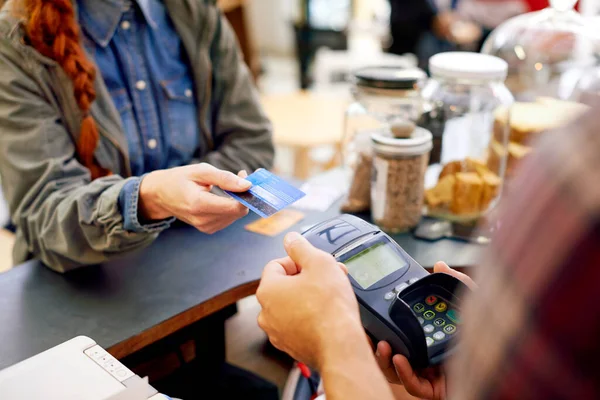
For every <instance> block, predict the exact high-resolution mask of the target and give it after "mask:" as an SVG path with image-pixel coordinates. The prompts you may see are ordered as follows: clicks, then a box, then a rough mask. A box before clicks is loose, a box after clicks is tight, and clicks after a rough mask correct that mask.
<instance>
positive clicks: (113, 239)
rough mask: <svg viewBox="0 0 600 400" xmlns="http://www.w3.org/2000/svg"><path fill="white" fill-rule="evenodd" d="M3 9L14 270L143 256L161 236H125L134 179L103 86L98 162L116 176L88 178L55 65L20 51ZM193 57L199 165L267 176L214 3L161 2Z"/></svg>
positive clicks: (264, 124)
mask: <svg viewBox="0 0 600 400" xmlns="http://www.w3.org/2000/svg"><path fill="white" fill-rule="evenodd" d="M12 2H13V0H9V1H8V2H7V4H5V6H4V7H3V8H2V11H0V174H1V177H2V179H1V181H2V186H3V189H4V193H5V196H6V199H7V201H8V203H9V207H10V212H11V218H12V221H13V223H14V224H15V225H16V227H17V240H16V245H15V248H14V252H13V259H14V262H15V263H21V262H23V261H25V260H28V259H31V258H38V259H40V260H42V261H43V262H44V263H45V264H46V265H48V266H49V267H51V268H52V269H54V270H56V271H59V272H64V271H67V270H70V269H73V268H76V267H78V266H80V265H85V264H97V263H101V262H104V261H106V260H108V259H110V258H111V257H114V256H116V255H119V254H123V253H126V252H129V251H133V250H136V249H139V248H142V247H143V246H145V245H148V244H149V243H151V242H152V241H153V240H154V239H155V238H156V236H157V235H158V232H153V231H149V232H143V233H134V232H128V231H125V230H124V229H123V217H122V215H121V212H120V210H119V205H118V196H119V192H120V191H121V188H122V187H123V185H124V184H125V182H126V181H127V179H131V172H130V167H129V157H128V149H127V140H126V137H125V134H124V132H123V127H122V126H121V119H120V116H119V113H118V112H117V110H116V109H115V106H114V105H113V102H112V99H111V97H110V95H109V93H108V91H107V88H106V85H105V84H104V82H103V80H102V78H101V77H100V76H99V77H98V79H96V91H97V99H96V101H95V102H94V104H93V106H92V110H91V114H92V116H93V117H94V119H95V120H96V122H97V125H98V128H99V132H100V143H99V145H98V148H97V150H96V153H95V156H96V159H97V160H98V162H99V163H100V164H101V165H102V166H104V167H106V168H108V169H110V170H111V171H113V173H114V175H112V176H108V177H104V178H100V179H96V180H94V181H93V182H92V181H91V179H90V173H89V170H88V169H87V168H85V167H83V166H82V165H81V164H80V163H79V162H78V161H77V159H76V157H75V146H74V144H75V143H76V141H77V138H78V135H79V128H80V124H81V118H82V114H81V112H80V111H79V108H78V107H77V103H76V102H75V97H74V95H73V90H72V85H71V82H70V80H69V78H68V77H67V76H66V75H65V73H64V72H63V71H62V69H61V68H60V66H59V65H57V63H55V62H54V61H52V60H50V59H48V58H45V57H44V56H42V55H41V54H39V53H38V52H36V51H35V50H34V49H33V48H32V47H30V46H26V45H25V44H24V43H25V41H24V30H23V22H22V21H21V20H19V19H18V18H17V17H16V16H15V15H17V14H16V13H15V12H14V11H12ZM164 3H165V5H166V6H167V10H168V12H169V14H170V16H171V19H172V20H173V23H174V25H175V28H176V29H177V32H178V33H179V35H180V37H181V40H182V42H183V45H184V47H185V49H186V51H187V54H188V56H189V60H190V64H191V66H192V70H193V77H194V84H195V89H196V90H195V92H196V94H197V103H198V104H199V105H200V107H199V108H198V119H199V122H200V127H201V129H200V130H201V133H200V134H201V135H204V140H205V141H207V142H208V143H209V145H210V148H211V149H213V151H211V152H209V153H208V154H205V155H204V156H203V157H202V158H200V159H198V160H197V161H198V162H208V163H210V164H212V165H215V166H216V167H218V168H223V169H227V170H231V171H239V170H241V169H245V170H248V171H252V170H254V169H256V168H259V167H266V168H269V167H270V166H271V164H272V162H273V145H272V141H271V126H270V123H269V121H268V119H267V118H266V116H265V114H264V112H263V111H262V109H261V106H260V103H259V99H258V96H257V92H256V90H255V87H254V85H253V83H252V81H251V78H250V75H249V72H248V69H247V68H246V66H245V65H244V63H243V61H242V58H241V55H240V51H239V47H238V45H237V42H236V38H235V35H234V33H233V30H232V29H231V27H230V26H229V24H228V23H227V21H226V20H225V18H224V17H223V16H222V14H221V13H220V11H219V10H218V9H217V7H216V6H215V5H214V4H212V3H213V2H211V1H203V0H164Z"/></svg>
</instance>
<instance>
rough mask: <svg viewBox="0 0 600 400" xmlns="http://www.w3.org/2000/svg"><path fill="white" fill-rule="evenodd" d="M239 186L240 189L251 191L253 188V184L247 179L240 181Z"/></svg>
mask: <svg viewBox="0 0 600 400" xmlns="http://www.w3.org/2000/svg"><path fill="white" fill-rule="evenodd" d="M237 184H238V187H239V188H240V189H249V188H250V187H251V186H252V183H251V182H250V181H248V180H246V179H238V183H237Z"/></svg>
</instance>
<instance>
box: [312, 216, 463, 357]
mask: <svg viewBox="0 0 600 400" xmlns="http://www.w3.org/2000/svg"><path fill="white" fill-rule="evenodd" d="M303 235H304V236H305V237H306V238H307V239H308V241H309V242H311V243H312V244H313V245H314V246H315V247H317V248H320V249H322V250H324V251H327V252H329V253H331V254H332V255H333V256H334V257H335V258H336V259H337V260H338V261H340V262H342V263H344V264H345V265H346V266H347V267H348V272H349V275H350V276H349V277H350V281H351V283H352V286H353V289H354V292H355V294H356V297H357V299H358V303H359V305H360V316H361V320H362V323H363V326H364V328H365V330H366V331H367V332H368V333H369V334H370V335H371V336H372V337H373V339H375V340H376V341H380V340H386V341H387V342H388V343H390V345H391V346H392V350H393V352H394V354H403V355H405V356H406V357H407V358H408V359H409V361H410V363H411V364H412V365H413V367H414V368H425V367H427V366H430V365H435V364H439V363H440V362H441V361H442V360H443V359H444V358H445V357H446V355H448V354H449V353H450V352H451V351H452V350H453V348H454V346H453V345H454V342H453V341H451V339H452V337H454V336H455V335H456V332H457V330H458V329H459V326H460V316H459V311H458V309H457V302H458V299H457V297H456V294H455V293H457V292H458V293H459V295H460V293H462V292H463V290H466V286H465V285H464V284H463V283H462V282H460V281H459V280H458V279H456V278H454V277H452V276H450V275H447V274H429V273H428V272H427V271H426V270H425V269H424V268H423V267H421V266H420V265H419V264H418V263H417V262H416V261H415V260H413V259H412V258H411V257H410V256H409V255H408V254H407V253H406V252H405V251H404V250H403V249H402V248H401V247H400V246H398V244H396V242H395V241H394V240H393V239H391V238H390V237H389V236H388V235H386V234H385V233H383V232H382V231H381V230H380V229H379V228H377V227H376V226H373V225H371V224H369V223H368V222H365V221H363V220H362V219H360V218H358V217H354V216H352V215H341V216H339V217H335V218H333V219H330V220H328V221H325V222H322V223H320V224H318V225H316V226H314V227H312V228H311V229H309V230H308V231H306V232H304V234H303Z"/></svg>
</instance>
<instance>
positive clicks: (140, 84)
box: [135, 81, 146, 91]
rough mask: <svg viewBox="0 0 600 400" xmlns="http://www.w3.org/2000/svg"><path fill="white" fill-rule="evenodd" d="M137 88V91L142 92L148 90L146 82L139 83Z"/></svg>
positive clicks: (136, 85)
mask: <svg viewBox="0 0 600 400" xmlns="http://www.w3.org/2000/svg"><path fill="white" fill-rule="evenodd" d="M135 88H136V89H137V90H140V91H142V90H144V89H146V82H144V81H137V82H136V83H135Z"/></svg>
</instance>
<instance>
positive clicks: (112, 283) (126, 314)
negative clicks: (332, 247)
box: [0, 207, 479, 369]
mask: <svg viewBox="0 0 600 400" xmlns="http://www.w3.org/2000/svg"><path fill="white" fill-rule="evenodd" d="M336 214H338V211H337V207H332V209H330V210H329V211H327V212H324V213H322V212H306V217H305V219H304V220H302V221H300V222H299V223H298V224H297V225H296V226H294V227H292V229H291V230H296V231H300V230H303V229H306V228H308V227H310V226H311V225H313V224H315V223H317V222H320V221H322V220H324V219H326V218H328V217H331V216H334V215H336ZM255 219H257V217H256V216H254V215H249V216H248V217H246V218H245V219H243V220H241V221H238V222H237V223H235V224H234V225H232V226H230V227H229V228H227V229H225V230H223V231H221V232H219V233H217V234H214V235H212V236H208V235H204V234H202V233H200V232H198V231H196V230H194V229H193V228H191V227H187V226H179V227H173V228H171V229H170V230H168V231H167V232H164V233H163V234H162V235H161V236H160V237H159V238H158V239H157V240H156V241H155V242H154V243H153V244H152V245H151V246H150V247H148V248H146V249H144V250H141V251H138V252H136V253H133V254H130V255H128V256H125V257H123V258H121V259H119V260H116V261H111V262H108V263H106V264H103V265H100V266H92V267H85V268H82V269H79V270H75V271H73V272H71V273H68V274H66V275H60V274H57V273H54V272H53V271H51V270H49V269H48V268H46V267H44V266H43V265H41V264H40V263H39V262H37V261H31V262H28V263H25V264H23V265H20V266H18V267H15V268H13V269H12V270H10V271H8V272H6V273H4V274H0V338H1V341H0V369H2V368H5V367H7V366H10V365H12V364H14V363H17V362H19V361H22V360H24V359H26V358H28V357H31V356H33V355H35V354H37V353H39V352H41V351H44V350H46V349H48V348H50V347H53V346H55V345H57V344H59V343H62V342H64V341H66V340H68V339H70V338H73V337H75V336H78V335H86V336H89V337H91V338H93V339H94V340H95V341H96V342H97V343H98V344H100V345H101V346H103V347H104V348H107V349H109V348H111V347H112V346H115V345H119V344H120V345H123V343H124V342H127V341H129V340H131V338H133V337H134V336H136V335H140V334H141V333H143V332H147V331H148V330H149V329H151V328H153V327H156V326H160V325H161V324H165V321H167V320H169V319H170V318H172V317H173V316H177V315H185V313H186V312H189V310H190V309H192V308H193V307H196V306H198V305H199V304H202V303H205V302H207V301H209V300H211V299H213V300H214V299H215V298H219V296H223V295H224V294H225V293H228V292H231V291H232V290H234V289H235V288H239V287H240V286H242V285H247V284H249V283H255V282H256V281H257V280H258V279H259V278H260V274H261V272H262V268H263V267H264V265H265V264H266V263H267V262H268V261H269V260H271V259H273V258H276V257H280V256H282V255H283V254H284V250H283V246H282V238H283V235H284V234H281V235H279V236H276V237H266V236H261V235H258V234H255V233H251V232H248V231H246V230H245V229H244V226H245V225H246V224H248V223H249V222H251V221H253V220H255ZM396 239H397V241H398V243H399V244H400V245H401V246H402V247H404V248H405V249H406V251H407V252H408V253H409V254H411V255H412V256H413V257H414V258H415V259H416V260H417V261H418V262H420V263H421V264H422V265H423V266H432V265H433V264H434V263H435V262H436V261H438V260H440V259H444V260H445V261H447V262H448V263H449V264H450V265H454V266H472V265H474V264H475V263H476V257H477V255H476V253H477V252H478V251H479V250H478V249H479V246H476V245H470V244H466V243H461V242H457V241H452V240H448V239H443V240H441V241H438V242H433V243H429V242H425V241H418V240H415V239H413V238H412V236H411V235H408V234H405V235H400V236H397V237H396ZM213 300H211V301H213ZM235 300H237V299H234V300H233V301H235ZM125 345H127V344H125Z"/></svg>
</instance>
